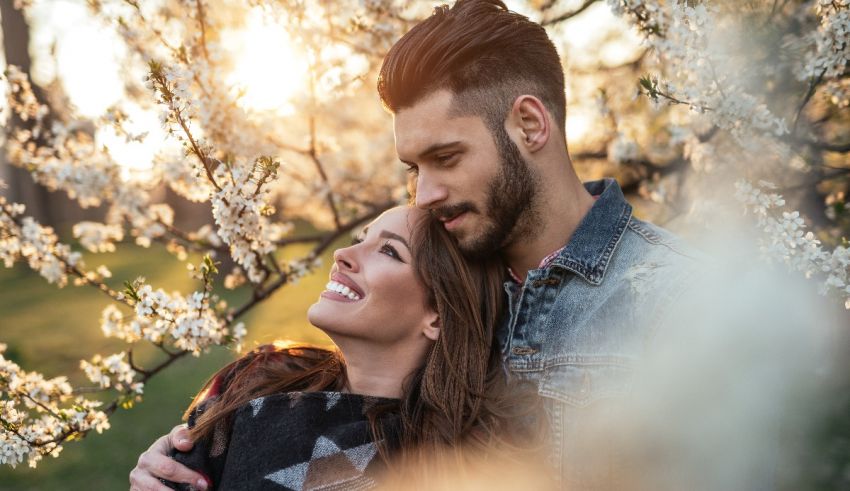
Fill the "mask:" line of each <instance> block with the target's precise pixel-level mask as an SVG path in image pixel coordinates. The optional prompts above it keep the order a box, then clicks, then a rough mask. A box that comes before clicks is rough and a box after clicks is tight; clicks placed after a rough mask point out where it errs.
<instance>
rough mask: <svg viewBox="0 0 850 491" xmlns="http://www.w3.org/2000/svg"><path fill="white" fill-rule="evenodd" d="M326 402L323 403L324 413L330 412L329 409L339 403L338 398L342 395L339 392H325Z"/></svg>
mask: <svg viewBox="0 0 850 491" xmlns="http://www.w3.org/2000/svg"><path fill="white" fill-rule="evenodd" d="M325 395H326V396H327V398H328V399H327V402H326V403H325V411H330V410H331V408H333V407H334V406H336V403H337V402H339V398H340V396H341V395H342V394H340V393H339V392H326V393H325Z"/></svg>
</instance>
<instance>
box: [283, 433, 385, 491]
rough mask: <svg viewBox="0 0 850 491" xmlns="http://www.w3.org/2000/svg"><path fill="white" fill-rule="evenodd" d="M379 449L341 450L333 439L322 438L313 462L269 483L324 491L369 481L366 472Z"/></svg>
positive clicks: (285, 471) (290, 469) (287, 470)
mask: <svg viewBox="0 0 850 491" xmlns="http://www.w3.org/2000/svg"><path fill="white" fill-rule="evenodd" d="M376 453H377V447H376V446H375V444H374V443H367V444H365V445H359V446H357V447H353V448H349V449H347V450H341V449H340V448H339V447H338V446H337V445H336V444H335V443H334V442H332V441H331V440H330V439H328V438H325V437H324V436H320V437H319V438H318V439H317V440H316V444H315V446H314V447H313V455H312V457H311V458H310V461H309V462H302V463H300V464H297V465H293V466H290V467H287V468H285V469H281V470H279V471H276V472H273V473H271V474H269V475H267V476H266V479H268V480H270V481H272V482H275V483H277V484H282V485H284V486H286V487H288V488H290V489H293V490H295V491H302V490H308V489H323V488H328V487H333V486H339V485H342V484H345V483H348V482H351V483H352V485H353V484H354V482H356V481H358V480H363V479H367V478H366V477H365V476H364V475H363V471H364V470H365V469H366V467H367V466H368V465H369V462H371V461H372V459H373V458H374V457H375V454H376Z"/></svg>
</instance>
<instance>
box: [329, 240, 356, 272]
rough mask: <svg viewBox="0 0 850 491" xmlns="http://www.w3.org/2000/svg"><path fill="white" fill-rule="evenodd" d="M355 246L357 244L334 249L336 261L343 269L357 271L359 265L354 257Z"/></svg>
mask: <svg viewBox="0 0 850 491" xmlns="http://www.w3.org/2000/svg"><path fill="white" fill-rule="evenodd" d="M354 248H355V245H353V246H349V247H343V248H341V249H337V250H335V251H334V262H335V263H336V264H337V267H338V268H339V269H340V270H341V271H353V272H356V271H357V269H358V266H357V261H355V259H354V250H353V249H354Z"/></svg>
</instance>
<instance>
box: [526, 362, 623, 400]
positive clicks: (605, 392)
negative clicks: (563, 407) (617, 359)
mask: <svg viewBox="0 0 850 491" xmlns="http://www.w3.org/2000/svg"><path fill="white" fill-rule="evenodd" d="M632 379H633V370H632V369H631V368H629V367H628V366H626V365H624V364H620V363H613V362H609V363H565V364H557V365H553V366H550V367H548V368H546V369H544V373H543V377H542V379H541V381H540V386H539V393H540V395H541V396H543V397H548V398H552V399H556V400H558V401H560V402H563V403H566V404H569V405H571V406H575V407H585V406H589V405H590V404H592V403H594V402H596V401H597V400H600V399H605V398H610V397H623V396H625V395H627V394H628V393H629V390H630V389H631V386H632Z"/></svg>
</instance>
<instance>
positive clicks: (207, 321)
mask: <svg viewBox="0 0 850 491" xmlns="http://www.w3.org/2000/svg"><path fill="white" fill-rule="evenodd" d="M127 294H128V295H129V296H130V297H131V298H132V300H133V301H134V313H133V314H132V315H127V314H124V313H123V312H122V311H121V310H120V309H118V308H117V307H116V306H115V305H109V306H107V307H106V308H105V309H104V310H103V313H102V314H101V325H100V326H101V330H102V331H103V333H104V335H105V336H107V337H114V338H118V339H123V340H124V341H126V342H128V343H135V342H137V341H140V340H142V339H145V340H148V341H150V342H152V343H154V344H158V345H162V344H163V343H166V342H167V343H170V344H171V345H173V346H175V347H176V348H178V349H180V350H183V351H188V352H191V353H192V354H193V355H194V356H199V355H200V354H201V353H202V352H203V351H205V350H206V349H208V348H209V347H210V346H212V345H220V344H225V343H230V342H234V343H237V344H238V343H239V342H241V340H242V338H243V337H244V336H245V334H246V330H245V326H244V324H243V323H241V322H239V323H236V324H234V325H230V324H229V323H228V321H227V320H225V319H223V318H222V316H221V315H219V313H218V312H217V311H216V308H219V309H221V307H224V305H221V306H219V305H216V306H213V305H211V296H210V294H209V293H208V292H206V291H196V292H193V293H192V294H190V295H188V296H184V295H181V294H180V293H178V292H173V293H171V294H169V293H166V292H165V291H164V290H162V289H161V288H160V289H157V290H154V289H153V288H152V287H151V286H150V285H148V284H144V282H143V279H139V280H137V281H136V282H135V283H133V284H131V285H128V291H127ZM214 307H215V308H214ZM122 373H123V372H122Z"/></svg>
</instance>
